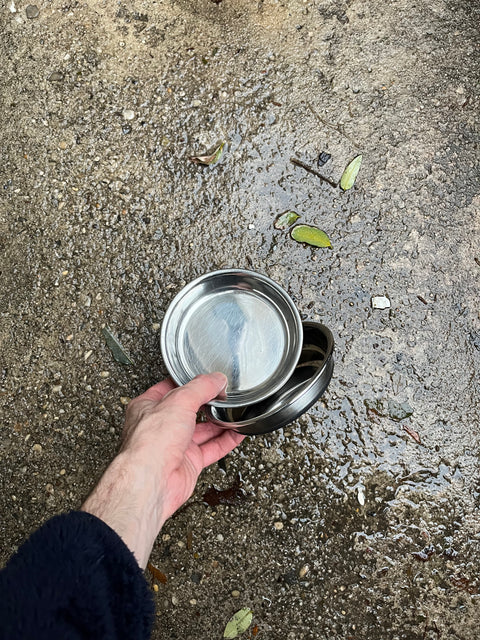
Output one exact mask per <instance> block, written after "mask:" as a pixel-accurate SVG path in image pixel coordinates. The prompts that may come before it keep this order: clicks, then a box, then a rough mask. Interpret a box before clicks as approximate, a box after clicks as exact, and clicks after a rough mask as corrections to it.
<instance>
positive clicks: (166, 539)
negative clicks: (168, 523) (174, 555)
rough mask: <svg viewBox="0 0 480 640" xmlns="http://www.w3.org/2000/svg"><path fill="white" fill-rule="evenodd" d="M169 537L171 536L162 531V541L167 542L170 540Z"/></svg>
mask: <svg viewBox="0 0 480 640" xmlns="http://www.w3.org/2000/svg"><path fill="white" fill-rule="evenodd" d="M170 538H171V536H170V534H169V533H164V534H163V536H162V540H163V541H164V542H168V541H169V540H170Z"/></svg>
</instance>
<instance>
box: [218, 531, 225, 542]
mask: <svg viewBox="0 0 480 640" xmlns="http://www.w3.org/2000/svg"><path fill="white" fill-rule="evenodd" d="M217 540H218V541H219V542H223V541H224V537H223V536H222V534H221V533H219V534H218V536H217Z"/></svg>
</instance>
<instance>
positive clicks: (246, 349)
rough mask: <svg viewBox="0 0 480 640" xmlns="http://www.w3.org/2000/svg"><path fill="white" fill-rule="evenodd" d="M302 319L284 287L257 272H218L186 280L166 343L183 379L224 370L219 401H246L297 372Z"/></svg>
mask: <svg viewBox="0 0 480 640" xmlns="http://www.w3.org/2000/svg"><path fill="white" fill-rule="evenodd" d="M302 337H303V336H302V322H301V319H300V315H299V313H298V311H297V309H296V308H295V305H294V304H293V302H292V300H291V299H290V297H289V296H288V295H287V293H286V292H285V291H284V290H283V289H282V288H281V287H279V286H278V284H276V283H275V282H273V280H270V278H267V277H266V276H264V275H261V274H259V273H254V272H253V271H245V270H242V269H226V270H222V271H214V272H212V273H207V274H206V275H204V276H202V277H200V278H198V279H197V280H194V281H193V282H191V283H190V284H188V285H187V286H186V287H185V288H184V289H182V290H181V291H180V293H179V294H178V295H177V296H176V297H175V298H174V299H173V301H172V303H171V304H170V306H169V307H168V309H167V312H166V314H165V318H164V320H163V325H162V331H161V349H162V355H163V359H164V362H165V365H166V367H167V369H168V372H169V373H170V375H171V376H172V378H173V379H174V380H175V382H176V383H177V384H179V385H182V384H185V383H187V382H188V381H189V380H191V379H192V378H194V377H195V376H196V375H199V374H201V373H211V372H213V371H221V372H222V373H224V374H225V375H226V376H227V378H228V386H227V390H226V396H225V398H222V399H220V398H216V399H215V400H213V401H212V402H211V404H212V405H214V406H216V407H245V406H248V405H249V404H252V403H256V402H260V401H261V400H263V399H264V398H266V397H268V396H271V395H272V393H275V392H276V391H277V390H278V389H280V387H282V386H283V385H284V384H285V382H286V381H287V380H288V379H289V377H290V376H291V375H292V373H293V371H294V369H295V367H296V365H297V362H298V358H299V356H300V352H301V349H302Z"/></svg>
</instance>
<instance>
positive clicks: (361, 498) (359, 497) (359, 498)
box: [357, 487, 365, 507]
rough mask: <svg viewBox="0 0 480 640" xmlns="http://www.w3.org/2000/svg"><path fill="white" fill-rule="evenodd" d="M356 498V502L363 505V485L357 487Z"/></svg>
mask: <svg viewBox="0 0 480 640" xmlns="http://www.w3.org/2000/svg"><path fill="white" fill-rule="evenodd" d="M357 499H358V502H359V503H360V506H362V507H363V506H364V504H365V488H364V487H358V493H357Z"/></svg>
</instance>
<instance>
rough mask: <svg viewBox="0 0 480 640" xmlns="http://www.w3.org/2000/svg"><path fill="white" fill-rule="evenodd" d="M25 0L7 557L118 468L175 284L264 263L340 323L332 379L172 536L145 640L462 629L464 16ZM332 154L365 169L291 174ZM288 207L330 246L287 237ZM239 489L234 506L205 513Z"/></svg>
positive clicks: (8, 347) (467, 447) (9, 302)
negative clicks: (350, 177)
mask: <svg viewBox="0 0 480 640" xmlns="http://www.w3.org/2000/svg"><path fill="white" fill-rule="evenodd" d="M26 7H27V5H26V4H25V3H23V4H21V3H19V2H18V1H16V0H15V2H14V3H9V4H8V5H7V6H4V7H3V8H2V10H1V18H0V19H1V25H2V26H1V31H2V39H1V41H2V42H1V45H0V46H1V49H0V50H1V59H2V68H3V73H2V84H3V89H2V98H1V99H2V102H3V108H2V110H1V113H2V115H1V118H2V124H1V127H0V130H1V132H2V133H1V137H2V162H1V163H0V184H1V203H0V207H1V209H0V231H1V234H0V244H1V248H2V254H3V260H2V266H1V283H2V284H1V290H0V296H1V299H0V313H1V325H0V349H1V367H0V376H1V389H0V394H1V395H0V402H1V406H2V430H1V438H0V454H1V459H2V471H1V475H0V479H1V495H0V502H1V514H2V518H1V526H0V543H1V544H0V548H1V550H2V559H3V560H6V558H7V557H8V556H9V555H10V554H11V553H12V552H13V551H14V550H15V548H16V546H17V545H18V544H20V543H21V541H22V540H24V539H25V537H26V536H27V535H28V534H29V533H30V532H31V531H32V530H33V529H35V528H36V527H37V526H38V525H39V524H40V523H42V522H43V521H44V520H46V519H47V518H48V517H50V516H52V515H53V514H55V513H58V512H62V511H65V510H69V509H74V508H78V506H79V505H80V504H81V502H82V500H83V498H84V497H85V496H86V494H87V493H88V491H89V490H90V488H91V487H92V482H93V479H94V478H96V477H98V476H99V475H100V474H101V472H102V470H103V469H104V468H105V466H106V465H107V463H108V461H109V460H110V459H111V458H112V456H113V455H114V452H115V450H116V448H117V446H118V442H119V436H120V433H121V426H122V415H123V412H124V408H125V406H124V405H125V403H126V402H127V401H128V398H129V397H133V396H135V395H136V394H138V393H139V392H141V391H142V390H144V389H145V388H146V387H147V386H149V385H150V384H152V383H154V382H155V381H157V380H158V379H159V378H160V377H162V376H163V375H164V374H165V371H164V368H163V365H162V362H161V359H160V355H159V328H160V325H161V321H162V317H163V314H164V312H165V310H166V308H167V306H168V303H169V302H170V300H171V299H172V298H173V296H174V295H175V294H176V293H177V292H178V290H179V289H180V288H181V287H182V286H183V285H184V284H185V283H186V282H188V281H189V280H191V279H193V278H194V277H196V276H198V275H200V274H202V273H205V272H206V271H209V270H212V269H215V268H221V267H242V268H253V269H254V270H257V271H261V272H262V273H265V274H267V275H269V276H270V277H272V278H273V279H275V280H276V281H278V282H279V284H281V285H282V286H284V287H285V288H286V289H287V290H288V291H289V293H290V294H291V295H292V297H293V298H294V300H295V302H296V304H297V306H298V308H299V310H300V311H301V313H302V314H303V317H305V318H309V319H312V320H320V321H322V322H324V323H325V324H327V326H329V327H330V329H331V330H332V331H333V333H334V335H335V340H336V368H335V373H334V377H333V380H332V383H331V385H330V387H329V389H328V391H327V393H326V394H325V396H324V398H323V400H322V401H320V402H319V403H318V404H317V405H315V407H314V408H313V409H312V410H311V411H309V413H308V414H307V415H306V416H304V417H302V418H301V419H300V420H299V421H297V422H296V423H294V424H293V425H291V426H289V427H287V428H286V429H284V430H281V431H278V432H276V433H274V434H271V435H268V436H262V437H256V438H250V439H248V440H246V441H245V442H244V443H243V444H242V445H241V447H240V448H239V449H238V450H237V451H236V452H235V453H233V454H232V455H230V456H229V457H228V458H227V459H226V461H225V462H224V464H222V465H216V466H215V467H213V468H211V469H209V470H208V471H207V472H205V473H204V475H203V476H202V478H201V481H200V483H199V485H198V488H197V491H196V493H195V495H194V496H193V497H192V500H191V506H189V507H188V508H186V509H185V510H183V511H182V512H181V513H180V514H178V515H177V516H176V517H174V518H173V519H172V520H171V521H169V522H168V523H167V524H166V526H165V528H164V530H163V531H162V533H161V535H160V537H159V539H158V543H157V545H156V546H155V548H154V552H153V555H152V562H153V564H154V565H155V566H156V567H158V568H159V569H160V570H161V571H162V572H163V573H164V574H165V575H166V577H167V582H166V584H161V583H160V584H158V590H156V591H155V592H154V596H155V599H156V601H157V612H158V613H157V616H158V619H157V625H156V629H155V632H154V636H153V637H154V638H162V637H170V638H184V639H191V640H196V639H200V638H205V637H212V638H215V637H221V636H222V634H223V629H224V627H225V624H226V622H227V621H228V619H229V618H230V616H231V615H232V614H233V613H234V612H235V611H236V610H237V609H240V608H242V607H247V606H248V607H251V608H252V610H253V612H254V619H253V623H252V627H251V628H250V630H249V631H248V632H247V633H246V634H245V637H250V638H253V637H256V638H265V639H274V640H277V639H287V640H297V639H302V638H305V639H307V638H308V639H310V638H311V639H313V638H315V639H319V638H321V639H324V638H325V639H327V638H328V639H331V638H345V639H347V638H348V639H350V638H351V639H367V638H368V639H371V640H376V639H379V640H380V639H382V640H383V639H384V638H390V639H391V640H397V639H406V640H417V639H418V640H425V639H427V640H436V639H437V638H442V639H446V638H452V639H453V638H455V639H466V640H467V639H468V640H470V639H473V638H476V637H477V636H478V631H477V628H478V624H479V623H480V614H479V594H480V583H479V578H478V574H479V568H480V548H479V547H480V517H479V511H478V508H479V497H480V496H479V463H478V453H479V447H478V445H479V413H480V411H479V400H480V398H479V384H478V380H477V377H478V370H479V364H480V318H479V306H478V279H479V276H480V250H479V241H478V238H479V230H480V217H479V212H478V207H479V203H480V197H479V191H478V186H479V184H478V146H477V145H478V131H479V127H478V105H479V99H478V89H479V62H478V57H475V51H476V48H477V47H478V42H479V39H478V31H477V26H478V23H479V13H478V7H477V6H476V5H475V3H471V2H467V1H458V2H443V1H439V0H435V1H434V2H431V3H429V4H428V5H427V4H426V3H416V2H413V0H410V1H407V0H398V1H396V2H393V3H377V2H372V1H370V2H368V1H366V0H364V1H361V0H360V1H357V2H354V1H349V2H343V1H342V2H330V1H327V0H321V1H316V2H310V1H306V2H300V1H294V0H292V1H291V2H280V1H278V2H274V1H273V0H265V1H264V2H261V1H260V2H246V0H239V1H238V2H235V3H234V2H232V1H231V0H223V2H221V3H220V4H218V5H217V4H215V3H213V2H209V1H207V0H193V1H191V2H187V1H170V2H135V3H122V2H121V3H106V2H103V3H102V2H97V3H94V2H93V1H91V0H88V1H87V2H76V1H73V2H69V1H68V0H66V1H65V2H51V3H47V2H45V3H42V4H38V5H37V8H38V15H37V16H36V17H34V15H35V14H36V12H35V11H33V12H32V9H29V12H28V15H27V12H26ZM13 9H15V11H13ZM28 16H31V17H28ZM132 116H133V117H132ZM221 140H224V141H225V142H226V147H225V153H224V154H223V156H222V158H221V160H220V162H219V163H218V164H217V165H215V166H212V167H199V166H196V165H194V164H192V163H191V162H189V160H188V158H189V156H190V155H192V154H196V153H204V152H206V151H208V150H211V149H213V148H215V145H216V144H217V142H218V141H221ZM322 151H325V152H328V153H330V154H331V155H332V158H331V160H329V162H328V163H327V164H326V165H325V166H324V167H323V168H322V169H318V168H317V169H318V170H319V171H322V172H324V175H325V176H326V177H328V178H329V179H330V180H331V181H334V182H336V181H338V179H339V178H340V176H341V173H342V171H343V168H344V167H345V165H346V164H347V163H348V162H349V161H350V160H351V159H352V158H353V157H354V156H355V155H358V154H359V153H362V154H363V164H362V168H361V170H360V174H359V176H358V179H357V182H356V184H355V187H354V188H353V189H352V190H351V191H348V192H345V193H344V192H342V191H341V190H340V189H339V188H334V187H332V186H331V184H329V183H328V182H327V181H325V180H321V179H320V178H318V177H316V176H314V175H312V174H310V173H308V172H306V171H305V170H304V169H301V168H299V167H296V166H294V165H293V164H292V163H291V162H290V158H291V157H297V158H298V159H300V160H301V161H302V162H304V163H306V164H308V165H310V166H312V167H316V161H317V157H318V154H319V153H320V152H322ZM288 209H293V210H295V211H297V212H298V213H299V214H300V215H301V218H300V220H299V222H304V223H306V224H314V225H318V226H319V227H320V228H321V229H323V230H324V231H326V232H327V233H328V235H329V237H330V239H331V241H332V245H333V248H332V250H324V249H313V248H309V247H306V246H303V245H299V244H297V243H295V242H294V241H293V240H292V239H291V238H289V236H288V233H286V232H280V231H276V230H275V229H274V228H273V222H274V220H275V218H276V216H277V215H278V214H279V213H282V212H283V211H286V210H288ZM376 295H386V296H387V297H388V298H389V299H390V301H391V308H390V309H386V310H377V309H375V310H374V309H372V308H371V297H372V296H376ZM105 324H106V325H108V326H109V327H110V328H111V329H112V331H113V332H114V333H115V334H116V335H117V336H119V337H120V338H121V340H122V342H123V343H124V345H125V346H126V347H127V348H128V350H129V352H130V353H131V354H132V356H133V357H134V360H135V366H133V367H125V366H122V365H120V364H118V363H116V362H115V361H114V360H113V358H112V355H111V353H110V351H109V350H108V348H107V347H106V345H105V342H104V339H103V337H102V333H101V329H102V327H103V326H104V325H105ZM408 413H411V415H410V416H407V415H406V414H408ZM237 477H240V479H241V483H242V489H243V492H244V497H241V498H238V499H237V500H236V501H234V503H233V504H226V505H225V504H219V505H217V506H215V505H214V506H209V505H207V504H206V503H205V502H204V501H203V500H202V496H203V495H204V494H205V492H206V491H207V490H208V489H209V488H211V487H212V486H215V487H217V488H219V489H226V488H228V487H231V486H232V485H234V483H235V480H236V478H237Z"/></svg>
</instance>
